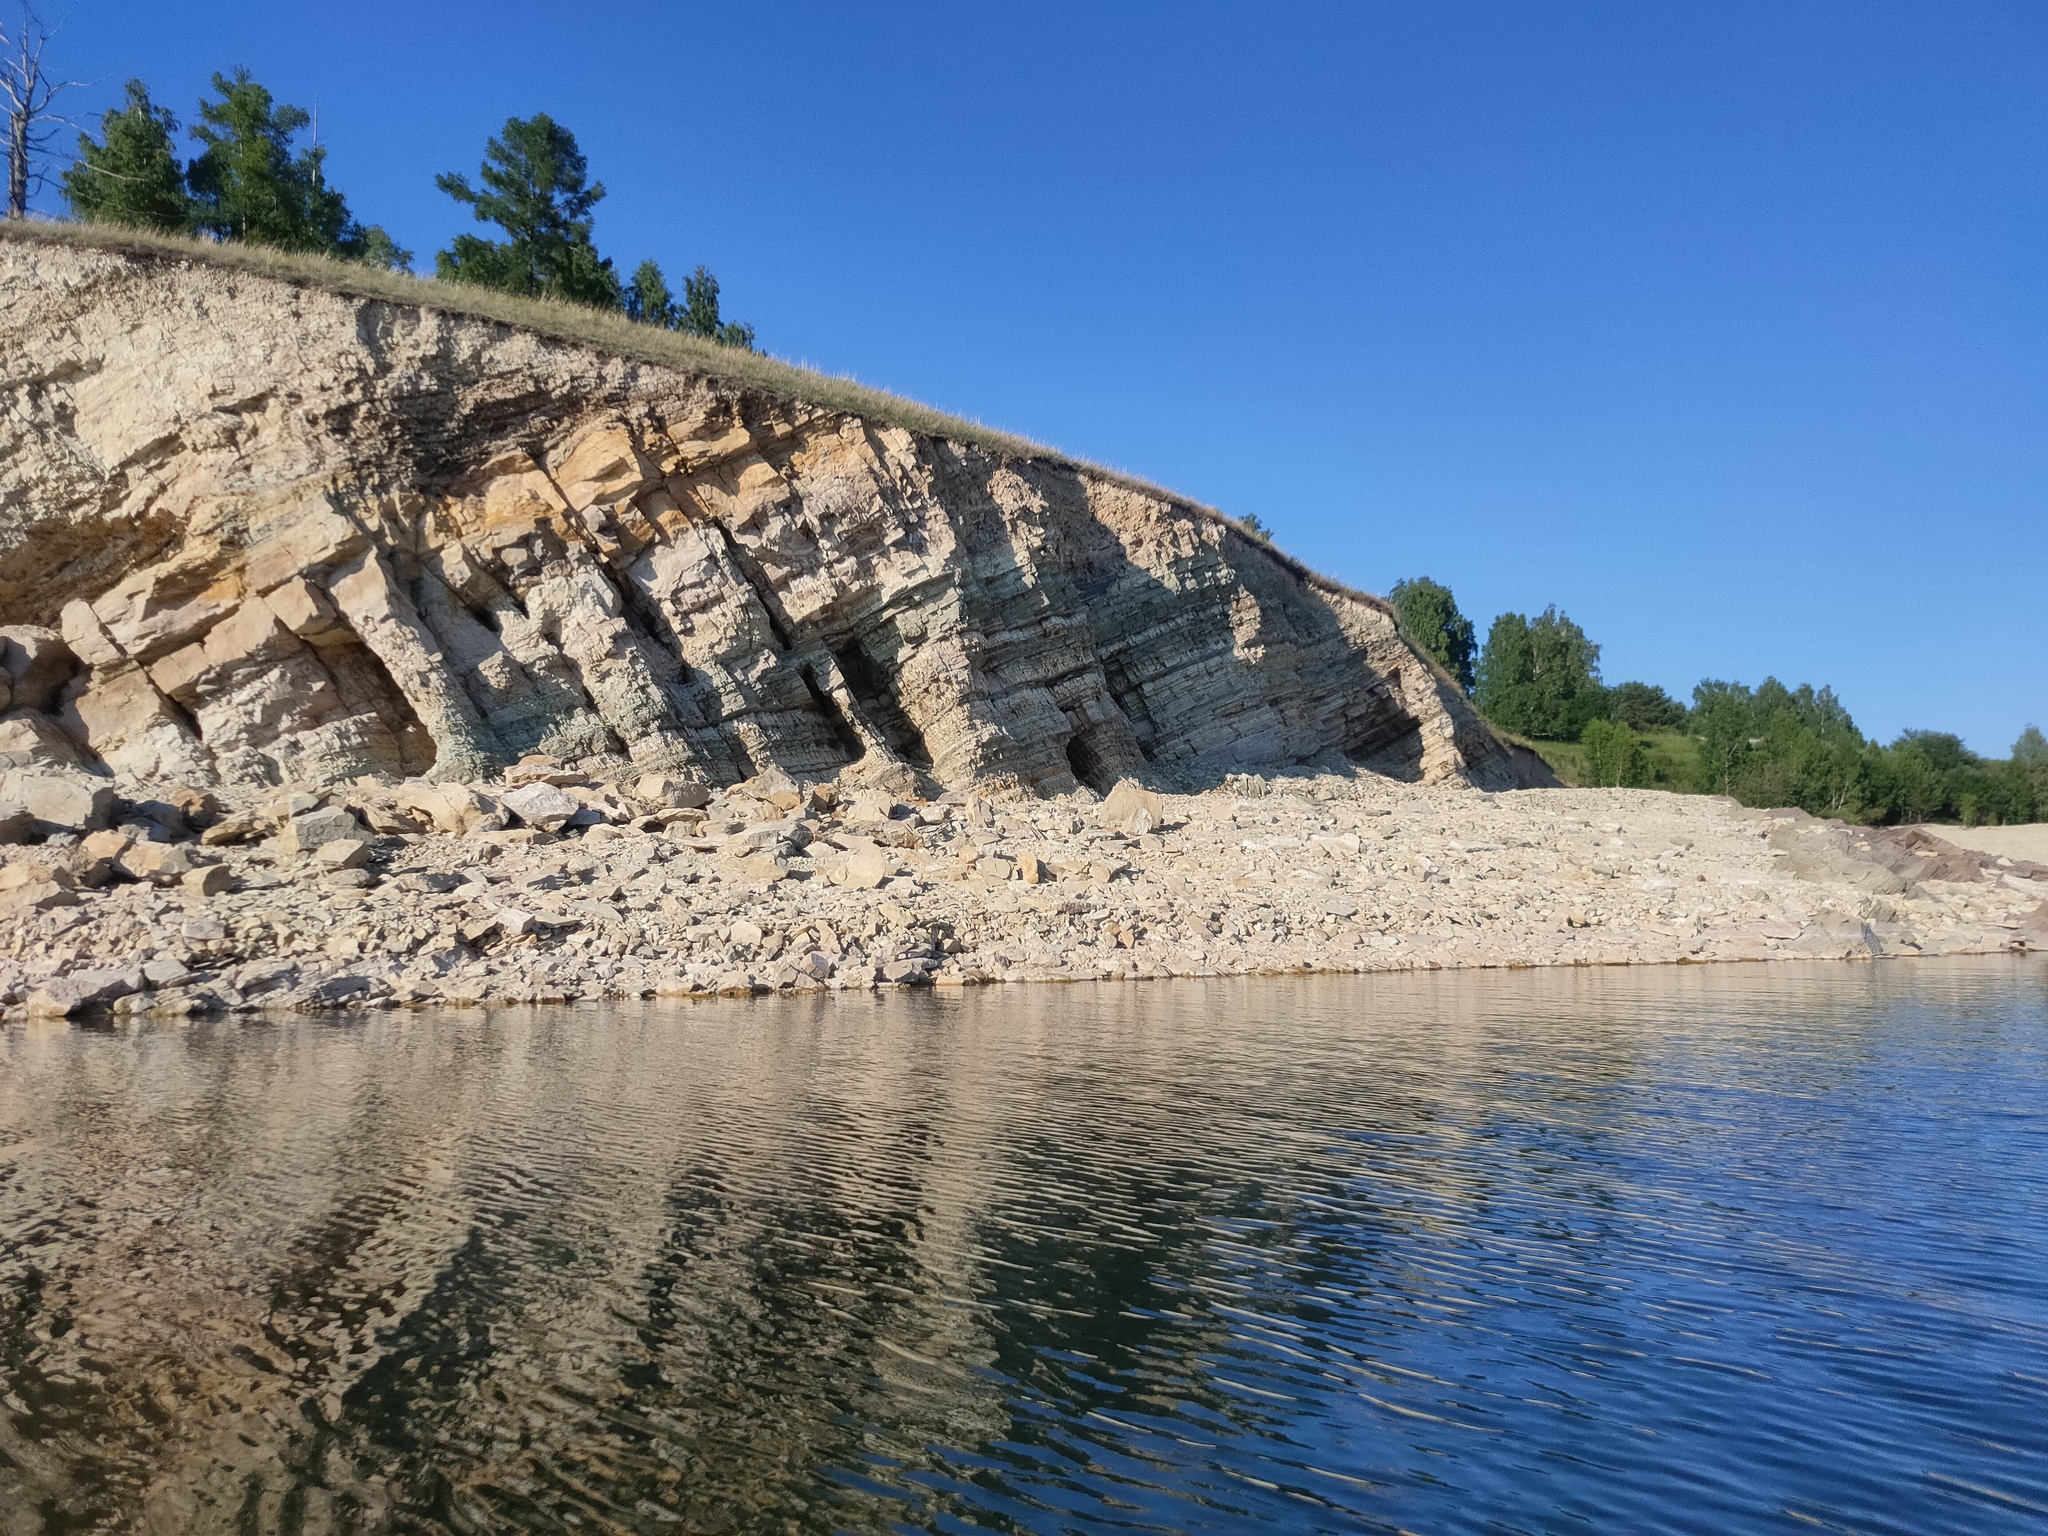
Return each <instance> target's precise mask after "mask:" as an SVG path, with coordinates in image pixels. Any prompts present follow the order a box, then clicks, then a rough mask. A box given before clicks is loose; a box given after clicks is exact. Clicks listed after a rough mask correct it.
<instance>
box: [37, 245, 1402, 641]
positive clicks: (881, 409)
mask: <svg viewBox="0 0 2048 1536" xmlns="http://www.w3.org/2000/svg"><path fill="white" fill-rule="evenodd" d="M0 239H7V240H22V241H39V242H42V243H44V244H48V245H68V246H82V247H86V248H88V249H92V250H105V251H119V252H122V253H124V254H127V255H133V256H143V257H153V258H157V259H162V260H179V261H194V262H200V263H203V264H205V265H207V266H214V267H226V268H229V269H232V270H234V271H238V272H248V273H251V274H253V275H255V276H258V277H267V278H273V279H276V280H277V281H279V282H286V283H301V284H304V285H306V286H307V287H311V288H319V289H324V290H326V291H328V292H332V293H341V294H347V295H350V296H352V297H356V298H365V299H383V300H387V301H389V302H392V303H397V304H410V305H413V306H416V307H418V308H421V309H437V310H442V311H444V312H446V313H448V314H455V315H470V316H474V317H476V318H478V319H482V320H493V321H497V322H499V323H500V324H504V325H513V326H518V327H519V328H520V329H522V330H528V331H533V332H535V333H536V334H538V335H542V336H550V337H554V338H556V339H558V340H561V341H568V342H573V343H576V344H578V345H581V346H588V347H594V348H597V349H598V350H600V351H604V352H609V353H612V354H614V355H615V356H619V357H627V358H633V359H636V360H638V361H640V362H645V363H655V364H659V365H661V366H664V367H669V368H675V369H679V370H681V371H684V372H687V373H694V374H700V375H703V376H705V377H707V378H714V379H724V380H729V381H731V382H732V383H735V384H740V385H744V386H747V387H750V388H754V389H759V390H763V391H765V392H767V393H769V394H774V395H780V396H782V397H783V398H785V399H789V400H797V401H802V402H804V403H806V404H810V405H816V406H822V407H823V408H825V409H826V410H831V411H844V412H845V413H847V414H848V415H851V416H860V417H863V418H865V419H867V420H869V421H876V422H882V423H885V424H887V425H890V426H896V427H902V428H904V429H905V430H907V431H911V432H917V433H921V434H923V435H925V436H928V437H939V438H946V439H948V440H950V441H952V442H956V443H963V444H967V445H970V446H973V447H977V448H983V449H987V450H989V451H991V452H993V453H997V454H1003V455H1008V456H1012V457H1015V458H1022V459H1033V460H1037V461H1039V462H1042V463H1049V464H1054V465H1059V466H1062V467H1064V468H1068V469H1074V470H1078V471H1081V472H1083V473H1085V474H1087V475H1089V476H1091V477H1093V478H1095V479H1098V480H1103V481H1107V482H1108V483H1110V484H1112V485H1119V486H1123V487H1125V488H1127V489H1129V490H1133V491H1137V492H1139V493H1140V494H1142V495H1145V496H1152V497H1156V498H1158V499H1159V500H1161V501H1163V502H1166V503H1168V504H1169V505H1171V506H1174V507H1177V508H1180V509H1182V510H1183V511H1186V512H1190V513H1192V514H1194V515H1195V516H1198V517H1201V518H1204V519H1207V520H1209V521H1212V522H1218V523H1221V524H1223V525H1224V526H1226V527H1228V528H1232V529H1234V530H1236V532H1238V533H1239V534H1240V535H1242V536H1243V537H1244V538H1246V539H1248V540H1252V541H1254V542H1256V543H1257V544H1258V545H1259V546H1260V547H1262V548H1263V549H1264V550H1265V552H1266V553H1267V554H1268V555H1270V556H1271V557H1272V558H1273V560H1274V561H1275V562H1277V563H1278V564H1279V565H1280V566H1282V567H1283V568H1284V569H1286V570H1287V571H1289V572H1290V573H1292V574H1293V575H1294V576H1296V577H1298V578H1300V579H1301V580H1302V581H1303V582H1304V583H1306V584H1307V585H1309V586H1311V587H1314V588H1316V589H1318V590H1320V591H1323V592H1326V593H1330V594H1333V595H1336V596H1341V597H1344V598H1346V599H1349V600H1350V601H1353V602H1357V603H1363V604H1365V605H1366V606H1368V607H1371V608H1377V609H1379V610H1380V611H1381V612H1383V613H1389V614H1391V613H1392V611H1393V610H1392V609H1391V608H1389V607H1388V605H1387V603H1386V602H1385V600H1384V599H1382V598H1379V597H1375V596H1373V595H1372V594H1371V593H1367V592H1361V591H1359V590H1358V589H1357V588H1355V587H1349V586H1346V585H1345V584H1344V583H1342V582H1340V581H1337V580H1335V579H1334V578H1332V577H1329V576H1325V575H1323V574H1322V573H1321V572H1320V571H1316V570H1313V569H1311V568H1310V567H1309V566H1307V565H1305V564H1303V563H1302V562H1301V561H1299V560H1297V559H1295V558H1294V557H1293V556H1292V555H1289V554H1287V553H1285V552H1284V551H1282V550H1280V549H1277V548H1275V547H1274V546H1273V544H1272V543H1271V541H1270V540H1269V539H1267V538H1265V537H1263V536H1261V535H1257V534H1254V533H1252V532H1251V531H1249V530H1248V529H1246V528H1245V526H1244V525H1243V524H1242V523H1240V522H1238V521H1237V519H1235V518H1233V517H1229V516H1227V515H1226V514H1224V513H1222V512H1219V511H1218V510H1217V509H1216V508H1214V507H1211V506H1208V505H1206V504H1204V503H1202V502H1199V501H1196V500H1194V499H1193V498H1191V497H1187V496H1182V495H1180V494H1179V493H1178V492H1175V491H1169V490H1167V489H1165V488H1164V487H1162V486H1158V485H1154V484H1153V483H1152V482H1150V481H1148V480H1142V479H1139V478H1138V477H1136V476H1134V475H1127V474H1124V473H1123V472H1121V471H1119V470H1113V469H1105V468H1104V467H1103V466H1101V465H1099V464H1090V463H1088V462H1087V461H1086V460H1083V459H1077V458H1074V457H1073V456H1072V455H1070V454H1065V453H1062V452H1060V451H1059V450H1058V449H1056V448H1049V447H1047V446H1046V445H1045V444H1043V443H1035V442H1032V441H1031V440H1030V439H1028V438H1024V437H1019V436H1016V435H1015V434H1013V433H1009V432H1001V431H998V430H996V429H995V428H993V427H988V426H984V425H983V424H982V423H980V422H978V421H971V420H969V419H968V418H966V417H964V416H954V415H951V414H949V413H948V412H945V411H941V410H936V409H934V408H933V407H931V406H928V405H923V404H920V403H919V402H918V401H915V400H907V399H905V398H904V397H903V396H901V395H892V394H890V393H889V392H888V391H886V390H880V389H873V388H870V387H869V386H868V385H865V384H861V383H858V382H856V381H855V380H853V379H848V378H841V377H838V376H836V375H833V374H829V373H819V372H817V371H816V370H814V369H810V368H801V367H798V366H797V365H796V364H794V363H788V362H784V361H783V360H782V359H780V358H775V357H768V356H766V355H764V354H762V353H759V352H749V351H745V350H742V349H741V348H738V347H725V346H720V345H719V344H718V343H717V342H714V341H707V340H705V339H704V338H703V337H701V336H690V335H685V334H683V333H681V332H678V331H667V330H662V329H659V328H658V327H655V326H651V325H641V324H638V323H637V322H635V321H632V320H628V319H627V318H626V317H625V316H624V315H622V314H615V313H612V312H609V311H606V310H601V309H592V308H590V307H589V306H587V305H582V304H571V303H568V302H566V301H564V300H560V299H544V298H528V297H526V296H525V295H522V294H515V293H501V292H499V291H497V290H496V289H492V288H479V287H474V286H471V285H469V284H466V283H443V282H437V281H435V280H434V279H432V278H424V277H413V276H410V275H408V274H406V273H403V272H390V271H386V270H384V269H383V268H381V267H370V266H364V265H362V264H361V263H358V262H351V261H339V260H336V259H335V258H334V257H332V256H323V255H318V254H316V253H313V252H307V251H281V250H277V249H275V248H273V247H271V246H264V245H245V244H242V243H240V242H238V241H213V240H195V239H192V238H190V237H187V236H184V235H167V234H161V233H159V232H157V231H155V230H146V229H135V228H131V227H128V226H125V225H116V224H79V223H70V222H64V221H58V220H44V219H26V220H24V219H0Z"/></svg>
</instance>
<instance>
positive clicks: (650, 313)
mask: <svg viewBox="0 0 2048 1536" xmlns="http://www.w3.org/2000/svg"><path fill="white" fill-rule="evenodd" d="M213 92H214V94H213V95H212V96H211V97H205V98H202V99H201V100H200V102H199V107H198V117H197V119H196V121H194V122H193V124H192V125H191V127H190V128H189V129H188V130H187V134H188V137H189V139H190V140H191V141H192V142H193V144H194V145H196V147H197V149H198V153H197V154H195V155H193V156H192V157H191V158H190V159H188V160H184V161H181V160H180V159H179V154H178V121H177V119H176V118H175V117H174V116H173V115H172V114H171V112H170V111H169V110H168V109H166V108H164V107H162V106H159V105H158V104H157V103H156V102H155V101H154V100H152V99H151V97H150V94H149V89H148V87H147V86H146V85H144V84H143V82H142V81H140V80H130V81H129V82H128V85H127V90H126V100H125V101H124V103H123V104H122V105H121V106H119V107H116V108H113V109H111V110H110V111H108V112H107V113H106V114H105V115H104V116H103V117H102V118H101V120H100V125H99V134H98V136H97V137H95V136H94V135H92V134H91V133H82V134H80V135H79V139H78V155H77V158H76V159H75V160H74V161H73V162H72V164H71V166H70V167H69V168H68V169H67V170H66V171H65V172H64V173H63V176H62V178H61V183H60V184H61V187H62V190H63V194H64V199H65V202H66V203H67V204H68V205H69V207H70V210H71V213H72V216H73V217H74V218H77V219H80V220H84V221H88V222H92V223H104V224H123V225H131V226H135V227H139V228H143V229H155V230H164V231H168V232H172V233H180V234H195V235H201V236H205V237H208V238H211V239H216V240H238V241H243V242H246V243H248V244H251V245H265V246H272V247H275V248H276V249H279V250H286V251H311V252H317V253H319V254H322V255H327V256H335V257H339V258H340V259H342V260H344V261H359V262H364V263H367V264H369V265H371V266H377V267H384V268H387V269H391V270H394V271H401V272H409V271H411V270H412V260H413V253H412V252H411V251H408V250H405V249H404V248H403V247H401V246H400V245H399V244H398V242H397V241H395V240H394V239H392V237H391V235H390V234H389V232H388V231H386V230H385V229H384V228H383V226H381V225H377V224H365V223H363V222H362V221H361V220H359V219H358V218H357V217H356V215H355V214H354V212H353V211H352V210H351V209H350V207H349V205H348V199H347V198H346V197H345V196H344V195H343V193H342V191H341V189H340V188H338V187H335V186H333V185H332V184H331V183H330V182H329V181H328V179H327V175H326V160H327V150H326V148H325V147H324V146H322V145H321V144H320V143H319V142H318V141H317V137H315V138H311V139H308V140H306V141H305V142H302V141H301V136H302V135H306V134H307V133H308V131H309V130H311V129H312V128H313V127H314V123H313V117H312V114H310V113H309V112H307V111H306V110H305V109H304V108H302V107H295V106H290V105H288V104H285V103H282V102H279V101H278V100H277V99H276V98H275V97H274V96H273V95H272V94H271V92H270V91H269V89H268V88H266V87H265V86H264V85H262V84H261V83H259V82H258V81H256V80H255V79H253V78H252V77H251V76H250V73H249V71H248V70H246V69H237V70H235V71H234V72H233V73H231V74H216V75H215V76H214V77H213ZM21 158H22V159H23V161H24V162H25V160H26V155H25V154H24V156H22V157H21ZM13 164H14V162H13V161H12V160H10V173H11V172H12V169H13ZM434 184H435V186H437V187H439V188H440V189H441V190H442V191H443V192H445V193H447V194H448V196H450V197H451V198H453V199H454V200H455V201H456V202H457V203H459V204H462V205H464V206H466V207H467V208H468V209H469V210H470V212H471V214H472V215H473V216H474V218H475V219H476V221H477V222H478V223H480V224H484V225H490V226H494V227H495V228H496V230H497V232H498V238H490V237H486V236H483V235H477V234H459V235H457V236H456V237H455V238H454V239H453V240H452V241H451V242H450V243H449V246H448V248H447V249H446V250H443V251H438V252H436V253H435V256H434V275H435V276H436V277H437V278H439V279H440V280H442V281H443V282H451V283H471V284H475V285H476V286H479V287H484V288H495V289H499V290H501V291H503V292H506V293H518V294H526V295H529V296H533V297H545V298H556V299H565V300H568V301H569V302H571V303H576V304H585V305H589V306H592V307H594V308H597V309H608V310H616V311H619V312H621V313H623V314H625V315H626V316H628V317H629V318H631V319H633V320H636V321H639V322H640V323H642V324H644V325H652V326H658V327H660V328H662V329H664V330H672V331H682V332H686V333H688V334H690V335H693V336H702V337H704V338H706V339H707V340H711V341H715V342H719V343H722V344H723V345H725V346H729V347H743V348H746V349H748V350H751V349H752V348H753V345H754V328H753V327H752V326H750V325H741V324H737V323H735V322H733V321H729V320H727V319H725V318H724V317H723V316H722V315H721V314H720V313H719V300H718V279H717V278H716V277H714V276H713V275H712V274H711V272H710V271H709V269H707V268H705V267H702V266H699V267H698V268H697V270H696V271H695V272H693V273H691V274H690V275H689V276H688V277H686V278H684V279H683V286H682V292H681V293H680V294H678V293H677V292H676V291H675V290H674V289H672V288H671V287H670V286H669V283H668V279H667V278H666V276H665V275H664V274H663V272H662V270H661V267H660V265H659V264H658V263H656V262H654V261H651V260H649V261H643V262H641V263H640V265H639V266H638V267H636V268H635V269H634V271H633V275H632V276H631V277H630V278H622V277H621V276H620V274H619V272H618V270H617V268H616V267H614V265H613V264H612V260H611V258H610V257H608V256H604V255H602V254H600V253H599V251H598V249H597V246H596V244H595V243H594V241H593V239H592V229H593V220H592V210H593V209H595V208H596V206H597V204H598V203H599V202H601V201H602V200H603V198H604V196H605V188H604V183H603V182H600V181H592V180H591V179H590V166H589V162H588V161H587V160H586V159H585V157H584V155H583V152H582V150H581V149H580V148H579V147H578V146H577V143H576V136H575V135H574V134H573V133H571V132H570V131H569V129H568V128H566V127H565V126H563V125H562V124H561V123H558V122H556V121H555V120H554V119H553V118H552V117H550V116H548V114H547V113H545V112H539V113H536V114H534V115H533V116H532V117H527V118H518V117H514V118H510V119H508V120H507V121H506V123H505V126H504V127H503V128H502V129H501V130H499V132H498V133H496V134H495V135H493V136H492V137H491V138H490V139H489V141H488V142H487V143H486V144H485V146H484V154H483V163H482V165H481V167H480V168H479V170H478V172H477V177H476V181H475V183H472V182H471V180H470V178H469V177H468V176H465V175H462V174H460V173H456V172H450V173H448V174H446V175H442V176H437V177H436V178H435V179H434ZM24 196H25V194H24Z"/></svg>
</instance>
